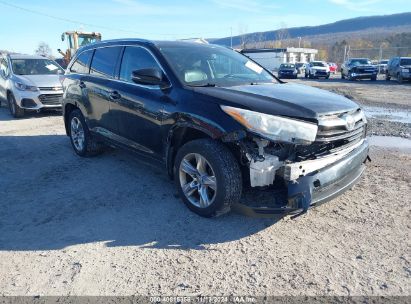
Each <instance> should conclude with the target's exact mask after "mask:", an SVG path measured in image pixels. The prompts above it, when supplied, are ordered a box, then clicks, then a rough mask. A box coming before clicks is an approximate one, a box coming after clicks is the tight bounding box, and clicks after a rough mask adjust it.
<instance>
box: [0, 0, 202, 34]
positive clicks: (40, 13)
mask: <svg viewBox="0 0 411 304" xmlns="http://www.w3.org/2000/svg"><path fill="white" fill-rule="evenodd" d="M0 4H3V5H6V6H9V7H12V8H15V9H19V10H22V11H25V12H29V13H32V14H37V15H40V16H44V17H48V18H52V19H55V20H59V21H64V22H68V23H73V24H76V25H80V26H81V25H84V26H89V27H92V28H101V29H105V30H109V31H113V32H123V33H130V34H137V35H146V34H147V32H145V33H142V32H136V31H130V30H125V29H120V28H112V27H108V26H104V25H99V24H93V23H87V22H81V21H78V20H73V19H68V18H63V17H59V16H54V15H50V14H46V13H42V12H39V11H35V10H32V9H29V8H25V7H21V6H18V5H15V4H12V3H9V2H6V1H3V0H0ZM197 34H199V33H188V34H185V35H182V36H192V35H197ZM156 35H160V36H174V37H176V36H177V35H176V34H175V33H174V34H156Z"/></svg>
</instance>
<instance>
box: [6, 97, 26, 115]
mask: <svg viewBox="0 0 411 304" xmlns="http://www.w3.org/2000/svg"><path fill="white" fill-rule="evenodd" d="M7 102H8V104H9V110H10V114H11V115H12V116H13V117H15V118H21V117H23V116H24V109H22V108H20V107H19V105H18V104H17V102H16V98H14V96H13V94H9V95H8V96H7Z"/></svg>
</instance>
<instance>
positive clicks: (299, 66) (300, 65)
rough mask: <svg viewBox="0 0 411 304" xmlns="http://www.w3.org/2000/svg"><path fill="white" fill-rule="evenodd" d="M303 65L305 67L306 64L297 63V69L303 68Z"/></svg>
mask: <svg viewBox="0 0 411 304" xmlns="http://www.w3.org/2000/svg"><path fill="white" fill-rule="evenodd" d="M303 65H304V63H296V64H295V66H296V67H297V68H301V67H302V66H303Z"/></svg>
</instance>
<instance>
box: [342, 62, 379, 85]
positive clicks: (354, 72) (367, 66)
mask: <svg viewBox="0 0 411 304" xmlns="http://www.w3.org/2000/svg"><path fill="white" fill-rule="evenodd" d="M377 74H378V67H377V66H375V65H373V64H372V63H371V60H369V59H367V58H351V59H349V60H347V61H346V62H344V64H343V65H342V66H341V78H342V79H345V78H346V77H347V78H348V79H349V80H356V79H371V80H372V81H375V80H377Z"/></svg>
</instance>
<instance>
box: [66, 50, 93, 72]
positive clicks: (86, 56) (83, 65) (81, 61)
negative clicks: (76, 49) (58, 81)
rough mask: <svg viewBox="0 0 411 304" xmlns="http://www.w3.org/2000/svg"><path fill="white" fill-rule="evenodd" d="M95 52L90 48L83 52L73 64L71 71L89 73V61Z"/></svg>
mask: <svg viewBox="0 0 411 304" xmlns="http://www.w3.org/2000/svg"><path fill="white" fill-rule="evenodd" d="M92 54H93V50H88V51H85V52H83V53H81V54H80V55H79V56H78V57H77V59H76V61H74V63H73V64H72V65H71V67H70V72H72V73H79V74H87V73H88V72H89V63H90V59H91V56H92Z"/></svg>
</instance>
